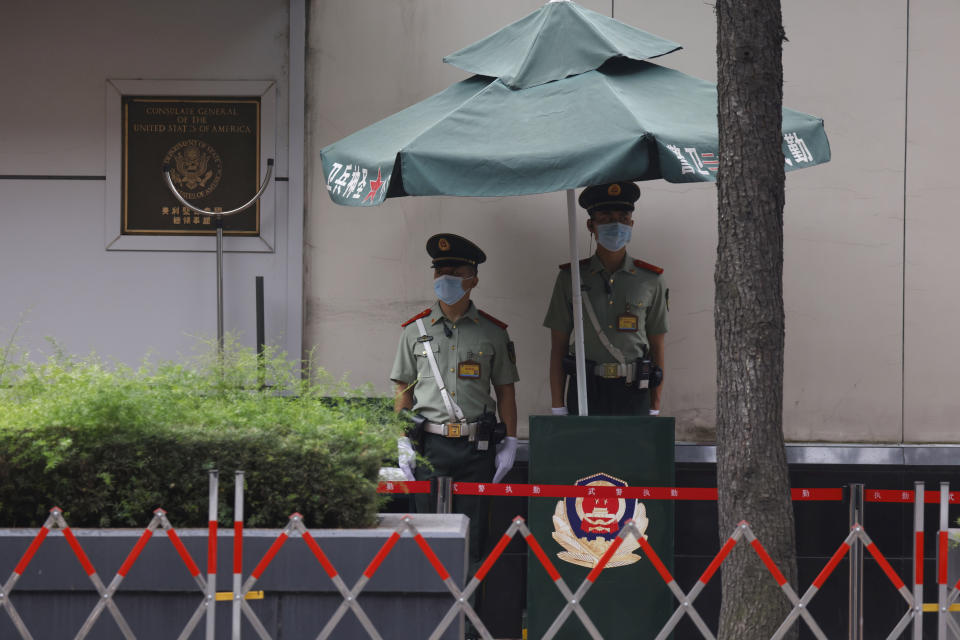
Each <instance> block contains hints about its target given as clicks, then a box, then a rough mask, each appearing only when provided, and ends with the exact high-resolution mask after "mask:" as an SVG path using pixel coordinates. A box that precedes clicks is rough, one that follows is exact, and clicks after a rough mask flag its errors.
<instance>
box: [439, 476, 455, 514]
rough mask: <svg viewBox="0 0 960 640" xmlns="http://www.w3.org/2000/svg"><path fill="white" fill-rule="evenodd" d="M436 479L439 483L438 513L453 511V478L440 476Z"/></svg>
mask: <svg viewBox="0 0 960 640" xmlns="http://www.w3.org/2000/svg"><path fill="white" fill-rule="evenodd" d="M435 480H436V483H437V484H436V492H437V513H453V478H451V477H450V476H440V477H437V478H435Z"/></svg>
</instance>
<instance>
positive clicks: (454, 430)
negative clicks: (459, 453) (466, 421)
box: [446, 422, 460, 438]
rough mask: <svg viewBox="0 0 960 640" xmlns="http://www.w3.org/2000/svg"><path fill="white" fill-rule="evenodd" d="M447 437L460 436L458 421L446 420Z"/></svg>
mask: <svg viewBox="0 0 960 640" xmlns="http://www.w3.org/2000/svg"><path fill="white" fill-rule="evenodd" d="M446 435H447V437H448V438H459V437H460V423H459V422H448V423H447V434H446Z"/></svg>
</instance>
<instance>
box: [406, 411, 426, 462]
mask: <svg viewBox="0 0 960 640" xmlns="http://www.w3.org/2000/svg"><path fill="white" fill-rule="evenodd" d="M400 415H401V416H402V417H403V418H406V419H407V420H409V421H410V426H409V427H407V428H406V434H407V437H408V438H410V442H412V443H413V447H414V448H415V449H416V450H417V451H419V452H420V453H423V436H424V434H425V433H426V430H425V429H424V427H426V425H427V419H426V417H424V415H423V414H422V413H414V412H412V411H410V409H403V410H402V411H401V412H400Z"/></svg>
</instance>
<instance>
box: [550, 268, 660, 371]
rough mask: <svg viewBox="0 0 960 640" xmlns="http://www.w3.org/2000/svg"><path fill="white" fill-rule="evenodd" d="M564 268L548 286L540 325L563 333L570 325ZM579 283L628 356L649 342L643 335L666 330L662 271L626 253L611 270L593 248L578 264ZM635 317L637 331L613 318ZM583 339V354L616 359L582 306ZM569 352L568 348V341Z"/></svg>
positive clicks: (570, 308) (601, 359) (567, 276)
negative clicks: (547, 300)
mask: <svg viewBox="0 0 960 640" xmlns="http://www.w3.org/2000/svg"><path fill="white" fill-rule="evenodd" d="M570 283H571V273H570V269H569V268H562V269H561V270H560V273H559V274H558V275H557V281H556V284H554V286H553V296H552V297H551V298H550V306H549V307H548V308H547V315H546V317H545V318H544V319H543V326H545V327H547V328H549V329H555V330H556V331H560V332H563V333H570V332H572V331H573V303H572V301H573V296H572V290H571V288H570ZM580 284H581V287H582V290H583V299H584V300H585V301H587V302H588V304H590V305H592V306H593V310H594V311H595V312H596V314H597V321H598V322H599V323H600V328H601V329H602V330H603V332H604V334H605V335H606V336H607V339H609V340H610V342H611V343H612V344H613V346H615V347H617V348H618V349H620V351H622V352H623V356H624V358H625V359H626V361H627V362H631V361H633V360H635V359H637V358H639V357H640V356H641V355H642V349H643V346H649V345H650V341H649V338H648V337H647V336H650V335H657V334H660V333H666V332H667V287H666V283H665V282H664V278H663V276H662V275H661V274H657V273H654V272H652V271H650V270H648V269H645V268H643V267H638V266H636V265H635V264H634V258H632V257H631V256H630V255H627V256H626V257H625V258H624V261H623V264H622V265H621V266H620V268H619V269H617V270H616V271H614V272H613V273H608V272H607V271H606V270H605V269H604V268H603V263H602V262H600V258H598V257H597V255H596V254H594V255H593V257H591V258H590V259H589V260H584V261H582V262H581V264H580ZM622 315H634V316H636V317H637V323H636V324H637V330H636V331H619V330H618V329H617V327H618V318H619V316H622ZM583 345H584V353H585V355H586V358H587V359H588V360H593V361H595V362H598V363H600V362H615V359H614V357H613V355H612V354H611V353H610V352H609V351H607V349H606V347H604V346H603V343H601V342H600V339H599V338H598V337H597V332H596V329H594V327H593V323H592V322H591V321H590V317H589V316H588V315H587V313H586V311H584V313H583ZM570 353H573V349H572V347H571V350H570Z"/></svg>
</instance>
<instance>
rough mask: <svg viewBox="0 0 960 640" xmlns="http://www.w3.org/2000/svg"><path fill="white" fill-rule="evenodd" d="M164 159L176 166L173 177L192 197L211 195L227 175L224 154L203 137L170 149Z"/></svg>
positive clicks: (183, 141) (189, 196)
mask: <svg viewBox="0 0 960 640" xmlns="http://www.w3.org/2000/svg"><path fill="white" fill-rule="evenodd" d="M163 162H164V164H168V165H170V166H171V167H172V169H171V170H170V179H171V180H173V182H174V184H176V185H177V186H178V187H180V188H181V189H185V190H187V193H184V194H183V196H184V197H185V198H188V199H192V200H196V199H199V198H205V197H207V196H208V195H210V194H211V193H213V191H214V189H216V188H217V185H219V184H220V178H222V177H223V161H222V160H221V159H220V154H218V153H217V150H216V149H214V148H213V147H212V146H211V145H209V144H207V143H206V142H204V141H203V140H181V141H180V142H178V143H177V144H175V145H173V146H172V147H171V148H170V150H169V151H167V155H166V156H165V157H164V159H163Z"/></svg>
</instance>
